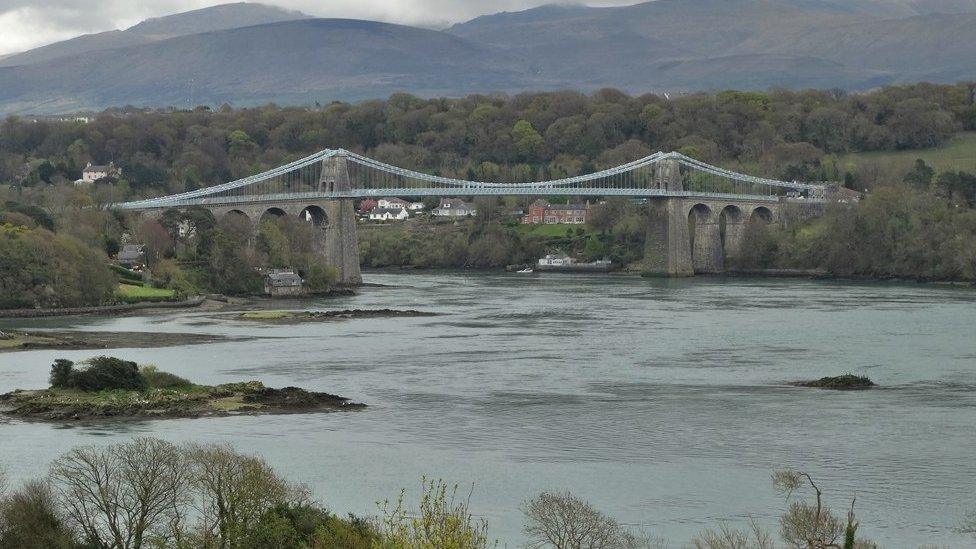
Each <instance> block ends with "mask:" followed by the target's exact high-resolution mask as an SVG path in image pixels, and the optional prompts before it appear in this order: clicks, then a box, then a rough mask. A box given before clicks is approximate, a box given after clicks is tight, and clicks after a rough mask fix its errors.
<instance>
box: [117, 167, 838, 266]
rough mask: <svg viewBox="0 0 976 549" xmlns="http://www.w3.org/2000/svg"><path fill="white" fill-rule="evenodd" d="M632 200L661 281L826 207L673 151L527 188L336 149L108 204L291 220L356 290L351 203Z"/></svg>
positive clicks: (796, 185) (798, 187)
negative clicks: (805, 208) (759, 227)
mask: <svg viewBox="0 0 976 549" xmlns="http://www.w3.org/2000/svg"><path fill="white" fill-rule="evenodd" d="M513 195H517V196H572V197H609V196H620V197H631V198H639V199H647V201H648V204H649V207H648V210H649V214H648V217H649V221H648V223H649V225H648V233H647V249H646V255H647V258H646V259H645V263H646V265H645V271H646V272H647V273H648V274H653V275H663V276H690V275H692V274H694V273H696V272H721V271H722V270H724V265H725V262H726V260H727V259H728V258H730V257H733V256H734V255H735V254H737V253H738V252H739V248H740V247H741V240H742V238H741V237H742V233H743V230H744V227H745V223H746V222H749V221H752V220H760V221H762V222H766V223H774V222H776V221H777V218H778V211H779V209H780V204H782V202H783V200H784V199H791V198H792V199H804V200H809V201H823V200H824V199H825V198H826V188H825V186H823V185H817V184H810V183H801V182H796V181H793V182H789V181H779V180H775V179H768V178H763V177H757V176H752V175H747V174H742V173H737V172H733V171H730V170H726V169H723V168H720V167H717V166H712V165H709V164H706V163H704V162H701V161H699V160H695V159H693V158H691V157H688V156H685V155H683V154H680V153H677V152H668V153H664V152H658V153H655V154H652V155H650V156H647V157H645V158H641V159H639V160H635V161H633V162H628V163H626V164H622V165H620V166H616V167H613V168H609V169H605V170H601V171H597V172H594V173H590V174H586V175H579V176H574V177H566V178H561V179H554V180H547V181H534V182H508V183H506V182H489V181H468V180H462V179H455V178H450V177H441V176H436V175H430V174H425V173H422V172H418V171H414V170H409V169H406V168H401V167H397V166H393V165H390V164H386V163H384V162H380V161H377V160H374V159H371V158H369V157H366V156H363V155H359V154H356V153H353V152H350V151H346V150H343V149H327V150H324V151H321V152H318V153H315V154H312V155H310V156H307V157H305V158H301V159H299V160H296V161H294V162H290V163H288V164H285V165H283V166H280V167H277V168H274V169H272V170H268V171H266V172H262V173H259V174H256V175H252V176H249V177H245V178H243V179H239V180H236V181H231V182H229V183H223V184H220V185H215V186H212V187H206V188H202V189H197V190H193V191H187V192H183V193H178V194H172V195H168V196H160V197H154V198H146V199H142V200H135V201H131V202H124V203H119V204H114V205H113V207H115V208H118V209H121V210H131V211H141V212H145V214H146V215H150V216H152V215H158V214H160V213H161V212H162V211H164V210H166V209H169V208H187V207H194V206H195V207H205V208H208V209H210V210H211V211H212V212H213V213H214V215H215V216H216V217H222V216H226V215H237V216H242V217H243V218H245V219H247V220H248V221H250V222H251V223H252V226H253V227H255V228H256V227H257V225H258V221H259V220H260V219H263V218H266V217H267V216H269V215H274V216H286V215H295V216H298V217H300V218H302V219H305V220H307V221H309V222H310V223H313V224H315V225H316V226H318V227H321V228H322V229H323V233H324V237H323V239H322V251H323V253H324V254H325V256H326V258H327V261H328V262H329V263H330V264H332V265H334V266H335V267H337V268H338V269H339V271H340V280H341V281H342V282H344V283H348V284H356V283H359V282H361V275H360V272H359V250H358V239H357V236H356V216H355V209H354V202H355V200H356V199H362V198H375V197H386V196H399V197H425V196H442V197H478V196H513Z"/></svg>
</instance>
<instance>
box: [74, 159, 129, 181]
mask: <svg viewBox="0 0 976 549" xmlns="http://www.w3.org/2000/svg"><path fill="white" fill-rule="evenodd" d="M121 176H122V170H120V169H119V168H118V167H116V166H115V163H114V162H109V163H108V166H95V165H93V164H92V163H91V162H89V163H88V165H87V166H85V169H84V170H82V172H81V179H80V181H79V182H81V183H94V182H96V181H98V180H100V179H105V178H107V177H114V178H116V179H118V178H119V177H121Z"/></svg>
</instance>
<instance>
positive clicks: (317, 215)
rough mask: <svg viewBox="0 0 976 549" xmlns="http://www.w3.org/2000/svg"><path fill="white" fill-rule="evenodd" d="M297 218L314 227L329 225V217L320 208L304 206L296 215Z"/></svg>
mask: <svg viewBox="0 0 976 549" xmlns="http://www.w3.org/2000/svg"><path fill="white" fill-rule="evenodd" d="M298 218H299V219H301V220H302V221H305V222H306V223H309V224H310V225H312V226H314V227H325V226H326V225H328V224H329V216H328V215H326V213H325V210H324V209H323V208H322V207H321V206H316V205H314V204H313V205H311V206H306V207H305V209H303V210H302V211H301V212H299V214H298Z"/></svg>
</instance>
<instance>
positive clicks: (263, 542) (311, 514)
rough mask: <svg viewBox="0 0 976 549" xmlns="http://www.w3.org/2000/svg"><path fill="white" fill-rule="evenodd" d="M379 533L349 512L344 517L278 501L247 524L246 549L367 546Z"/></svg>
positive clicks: (349, 548) (356, 548) (367, 548)
mask: <svg viewBox="0 0 976 549" xmlns="http://www.w3.org/2000/svg"><path fill="white" fill-rule="evenodd" d="M374 542H379V534H378V533H377V532H376V530H375V529H374V528H373V527H372V526H371V525H370V523H369V522H368V521H366V520H363V519H360V518H358V517H355V516H353V515H350V516H349V518H348V519H343V518H340V517H337V516H335V515H333V514H332V513H330V512H328V511H327V510H325V509H322V508H321V507H318V506H315V505H307V504H281V505H277V506H275V507H274V508H272V509H269V510H268V511H267V512H265V513H264V514H263V515H262V516H261V518H260V519H259V520H258V521H257V522H256V523H255V524H254V525H253V526H251V527H250V531H249V532H248V535H247V539H246V541H245V543H244V546H245V547H246V548H247V549H258V548H262V549H263V548H265V547H275V548H278V549H305V548H308V547H323V548H324V547H328V548H330V549H370V548H371V547H374V546H375V545H374Z"/></svg>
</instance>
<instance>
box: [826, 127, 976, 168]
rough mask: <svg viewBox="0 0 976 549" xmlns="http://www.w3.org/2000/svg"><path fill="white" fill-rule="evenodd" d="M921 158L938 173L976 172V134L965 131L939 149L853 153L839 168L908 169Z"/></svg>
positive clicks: (844, 158)
mask: <svg viewBox="0 0 976 549" xmlns="http://www.w3.org/2000/svg"><path fill="white" fill-rule="evenodd" d="M918 158H921V159H922V160H924V161H925V163H926V164H928V165H929V166H932V167H933V168H935V171H936V172H940V171H944V170H952V171H959V170H961V171H965V172H970V173H974V172H976V132H963V133H960V134H958V135H956V136H955V137H953V138H952V139H951V140H950V141H949V142H948V143H946V144H945V145H944V146H942V147H939V148H936V149H921V150H911V151H879V152H867V153H852V154H846V155H843V156H841V157H840V159H839V160H840V165H841V166H846V165H847V164H848V163H853V164H854V165H855V166H858V167H861V166H864V165H866V164H870V163H875V164H883V165H889V166H892V167H898V168H904V169H905V170H907V169H909V168H910V167H911V165H912V164H913V163H914V162H915V160H916V159H918Z"/></svg>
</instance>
